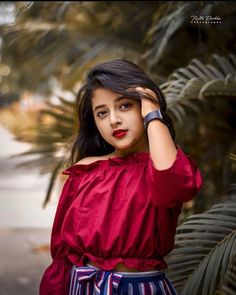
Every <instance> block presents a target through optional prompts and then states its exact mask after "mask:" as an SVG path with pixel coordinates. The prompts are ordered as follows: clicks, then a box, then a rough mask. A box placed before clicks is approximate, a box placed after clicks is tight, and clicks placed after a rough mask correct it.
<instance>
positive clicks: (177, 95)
mask: <svg viewBox="0 0 236 295" xmlns="http://www.w3.org/2000/svg"><path fill="white" fill-rule="evenodd" d="M212 58H213V61H214V62H215V65H212V64H207V65H204V64H203V63H202V62H201V61H200V60H198V59H196V58H195V59H193V60H191V61H190V63H189V65H188V66H187V67H185V68H180V69H177V70H176V71H174V72H173V73H172V74H171V75H170V77H169V79H168V81H167V82H165V83H163V84H162V85H161V89H162V91H163V93H164V94H165V96H166V99H167V103H168V106H169V110H170V112H171V113H172V115H173V117H174V118H175V119H176V120H177V121H181V120H182V119H183V116H184V115H185V114H186V110H187V109H188V108H191V109H193V110H194V111H196V112H198V108H197V107H196V104H194V102H193V101H192V100H194V99H195V100H196V99H198V100H200V101H202V100H204V99H206V98H209V97H214V96H217V97H219V96H220V97H235V96H236V62H235V59H236V57H235V55H233V54H230V55H229V56H228V58H225V57H220V56H218V55H216V54H214V55H213V56H212Z"/></svg>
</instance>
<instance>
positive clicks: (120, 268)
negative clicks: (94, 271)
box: [88, 261, 156, 272]
mask: <svg viewBox="0 0 236 295" xmlns="http://www.w3.org/2000/svg"><path fill="white" fill-rule="evenodd" d="M88 264H90V265H93V266H95V267H97V268H99V266H97V265H96V264H95V263H93V262H92V261H89V262H88ZM152 270H156V269H154V268H152V269H150V270H149V271H152ZM113 271H120V272H138V271H139V270H138V269H135V268H129V267H127V266H126V265H125V264H124V263H118V264H117V265H116V267H115V268H114V269H113Z"/></svg>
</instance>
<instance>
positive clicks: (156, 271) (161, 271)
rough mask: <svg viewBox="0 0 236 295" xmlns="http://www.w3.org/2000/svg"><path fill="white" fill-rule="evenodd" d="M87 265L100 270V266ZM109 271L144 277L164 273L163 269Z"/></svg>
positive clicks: (125, 275) (126, 276) (131, 276)
mask: <svg viewBox="0 0 236 295" xmlns="http://www.w3.org/2000/svg"><path fill="white" fill-rule="evenodd" d="M87 266H88V267H92V268H95V269H97V270H100V268H97V267H96V266H94V265H91V264H87ZM111 272H112V273H116V274H119V275H122V277H124V278H146V277H155V276H160V275H164V274H165V271H164V270H151V271H142V272H140V271H137V272H121V271H111Z"/></svg>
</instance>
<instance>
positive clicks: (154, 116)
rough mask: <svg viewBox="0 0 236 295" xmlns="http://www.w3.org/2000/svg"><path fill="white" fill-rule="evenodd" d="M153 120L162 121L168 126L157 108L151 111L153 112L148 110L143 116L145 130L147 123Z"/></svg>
mask: <svg viewBox="0 0 236 295" xmlns="http://www.w3.org/2000/svg"><path fill="white" fill-rule="evenodd" d="M153 120H159V121H161V122H162V123H164V124H165V125H166V126H167V127H168V124H167V122H165V121H164V120H163V116H162V114H161V110H160V109H158V110H156V111H153V112H150V113H148V114H147V115H146V116H145V117H144V128H145V130H146V132H147V127H148V124H149V123H150V122H151V121H153Z"/></svg>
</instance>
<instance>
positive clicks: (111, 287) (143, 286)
mask: <svg viewBox="0 0 236 295" xmlns="http://www.w3.org/2000/svg"><path fill="white" fill-rule="evenodd" d="M113 294H116V295H176V292H175V290H174V288H173V286H172V285H171V283H170V282H169V280H168V279H166V277H165V273H164V272H163V271H148V272H135V273H133V272H132V273H130V272H114V271H103V270H101V269H99V268H96V267H93V266H83V267H76V266H73V268H72V270H71V280H70V291H69V295H113Z"/></svg>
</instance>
